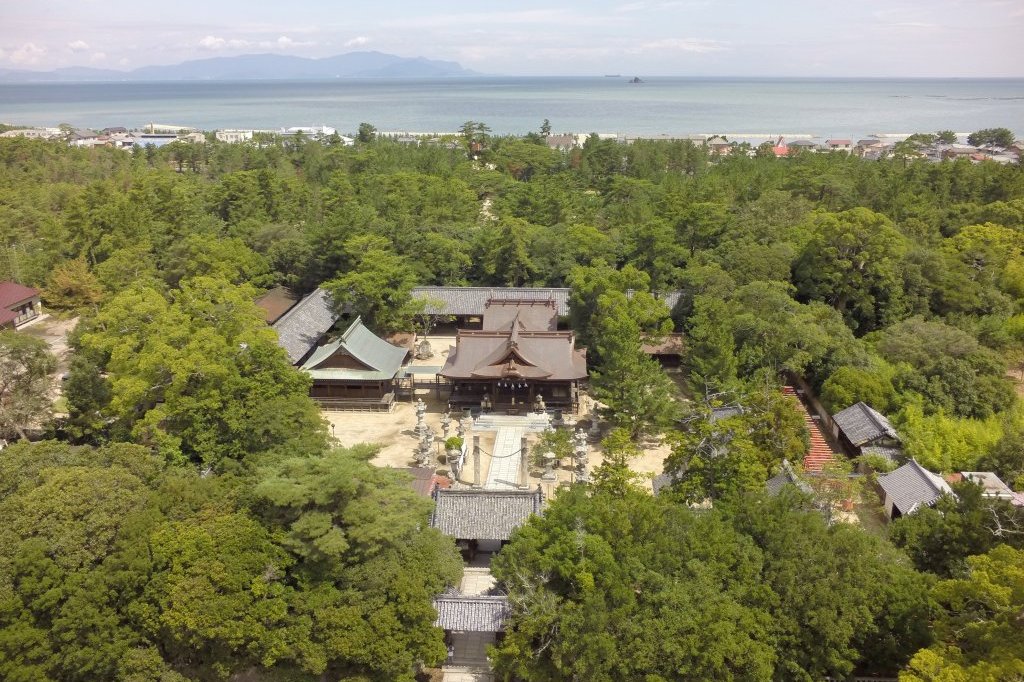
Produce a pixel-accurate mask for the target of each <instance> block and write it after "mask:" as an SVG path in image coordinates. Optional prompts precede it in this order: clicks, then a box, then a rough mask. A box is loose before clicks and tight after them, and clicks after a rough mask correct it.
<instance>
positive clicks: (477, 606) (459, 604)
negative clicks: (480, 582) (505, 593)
mask: <svg viewBox="0 0 1024 682" xmlns="http://www.w3.org/2000/svg"><path fill="white" fill-rule="evenodd" d="M434 608H435V609H437V620H436V621H434V625H436V626H437V627H439V628H441V629H442V630H449V631H451V630H454V631H460V632H501V631H502V630H504V629H505V620H506V619H507V618H508V615H509V606H508V598H507V597H500V596H498V597H464V596H461V595H445V596H441V597H438V598H437V599H435V600H434Z"/></svg>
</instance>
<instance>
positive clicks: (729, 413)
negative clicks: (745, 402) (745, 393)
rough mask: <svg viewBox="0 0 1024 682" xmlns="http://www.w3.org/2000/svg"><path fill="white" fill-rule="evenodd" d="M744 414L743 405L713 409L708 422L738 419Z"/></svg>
mask: <svg viewBox="0 0 1024 682" xmlns="http://www.w3.org/2000/svg"><path fill="white" fill-rule="evenodd" d="M741 414H743V406H742V405H726V406H724V407H712V408H711V415H710V416H709V417H708V421H710V422H712V423H714V422H716V421H718V420H719V419H728V418H729V417H737V416H739V415H741Z"/></svg>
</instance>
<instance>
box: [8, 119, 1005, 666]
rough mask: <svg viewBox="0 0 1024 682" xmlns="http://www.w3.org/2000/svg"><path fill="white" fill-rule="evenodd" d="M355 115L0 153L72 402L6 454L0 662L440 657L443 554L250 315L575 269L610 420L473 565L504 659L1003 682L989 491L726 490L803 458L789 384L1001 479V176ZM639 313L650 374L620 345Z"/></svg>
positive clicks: (940, 466)
mask: <svg viewBox="0 0 1024 682" xmlns="http://www.w3.org/2000/svg"><path fill="white" fill-rule="evenodd" d="M365 133H366V134H365V135H363V138H365V139H362V140H360V142H359V143H357V144H356V145H355V146H353V147H346V146H343V145H342V144H340V143H338V142H332V141H331V140H326V141H324V142H317V141H310V140H303V139H301V138H299V139H297V140H289V141H287V142H285V141H282V140H280V139H267V140H263V141H262V143H261V144H249V145H230V144H219V143H212V142H211V143H209V144H205V145H201V144H187V143H180V142H179V143H172V144H170V145H167V146H166V147H163V148H161V149H154V148H148V149H137V150H135V151H134V152H131V153H129V152H124V151H121V150H113V149H91V150H85V149H76V148H69V147H67V146H64V145H62V144H58V143H48V142H39V141H27V140H22V139H4V140H0V249H2V253H0V280H3V279H15V280H17V281H19V282H22V283H24V284H26V285H32V286H37V287H40V288H42V289H43V290H44V303H45V304H46V305H47V306H48V307H50V308H51V309H52V310H55V311H57V312H59V313H62V314H63V313H66V314H72V313H76V314H79V315H80V316H81V322H80V324H79V326H78V328H77V330H76V331H75V333H74V334H73V335H72V338H71V345H72V347H73V350H74V355H73V362H72V366H71V369H70V372H69V374H68V376H67V380H66V381H65V386H64V388H65V394H66V397H67V402H68V416H67V417H66V418H62V419H60V420H57V421H54V422H52V423H51V422H48V423H46V424H45V425H44V426H45V429H46V435H47V440H46V441H45V442H42V443H35V444H27V443H26V444H18V445H16V446H13V447H11V448H9V449H6V450H3V451H2V452H0V517H2V518H4V519H5V521H4V523H3V525H2V528H0V678H2V679H4V680H11V681H15V680H17V681H25V682H28V681H30V680H32V681H34V680H96V679H116V680H124V681H129V680H131V681H136V680H164V681H172V680H193V679H194V680H213V679H224V678H227V677H229V676H230V675H232V674H235V673H240V672H245V671H257V670H258V671H260V674H261V675H263V677H262V678H261V679H279V680H299V679H305V680H311V679H319V677H318V676H319V675H321V674H326V675H327V676H328V677H327V678H325V679H346V680H371V679H372V680H402V679H412V675H413V670H414V666H415V664H416V663H418V662H427V663H436V662H439V661H440V660H442V659H443V658H444V654H445V650H444V645H443V643H442V640H441V633H440V631H438V630H436V629H434V628H432V627H431V624H432V622H433V618H434V614H433V611H432V608H431V605H430V599H431V598H432V597H433V596H434V595H435V594H437V593H439V592H441V591H442V590H443V589H445V587H447V586H449V585H452V584H454V583H455V582H457V580H458V575H459V570H460V568H459V566H460V564H459V561H458V554H457V553H456V551H455V548H454V545H453V543H452V542H451V541H450V540H448V539H446V538H443V537H441V536H440V535H439V534H437V533H435V532H434V531H432V530H426V529H425V526H426V520H427V515H428V513H429V503H428V502H425V501H423V500H422V499H420V498H416V497H415V495H414V494H413V493H412V492H411V490H408V489H407V488H406V487H405V485H404V482H403V481H402V480H401V477H400V476H398V475H396V474H394V473H393V472H387V471H383V470H378V469H374V468H373V467H371V466H370V465H369V464H368V459H369V458H370V456H371V455H370V452H369V450H364V449H361V448H360V449H356V450H354V451H353V450H337V449H333V448H332V446H331V442H330V439H329V438H328V436H327V433H326V430H325V427H324V425H323V422H322V421H321V419H320V417H319V415H318V413H317V410H316V408H315V406H314V405H313V403H312V402H311V401H310V400H309V398H308V389H309V384H308V379H307V378H305V377H304V375H302V374H300V373H298V372H296V371H294V370H293V369H292V368H291V367H290V363H289V362H288V360H287V358H286V356H285V354H284V352H283V351H282V350H281V349H280V348H279V347H278V346H277V344H276V340H275V338H274V334H273V332H272V331H271V330H269V329H268V328H267V327H266V325H265V324H264V321H263V319H262V317H261V315H260V313H259V312H258V309H257V308H256V307H255V305H254V304H253V302H252V301H253V299H254V298H255V297H256V295H258V294H259V293H260V292H261V291H263V290H266V289H268V288H269V287H271V286H274V285H278V284H282V285H286V286H288V287H291V288H292V289H293V290H295V291H296V292H298V293H303V292H308V291H311V290H312V289H314V288H315V287H317V286H321V285H322V286H325V287H326V288H328V289H329V290H330V291H332V292H334V295H335V299H336V300H337V301H338V302H339V303H344V302H348V303H349V304H351V305H353V306H354V307H355V308H356V310H357V311H358V312H360V313H361V314H363V317H364V319H365V320H367V321H368V323H370V324H371V325H372V326H373V327H375V328H376V329H377V330H380V331H391V330H396V329H402V328H408V327H410V326H411V325H412V324H413V319H414V315H415V313H416V308H415V306H414V305H412V304H411V303H410V300H409V292H410V290H411V289H412V287H414V286H416V285H427V284H449V285H479V286H567V287H572V301H571V303H572V315H571V320H570V324H571V325H572V326H573V328H574V329H575V330H576V332H577V334H578V338H579V340H580V342H581V343H583V344H585V345H587V346H588V349H589V357H590V360H591V363H592V370H593V371H592V378H591V390H592V394H593V395H595V396H597V397H599V398H600V399H601V400H602V402H603V403H604V404H605V405H607V406H608V408H609V414H608V417H609V419H610V420H611V421H612V423H613V424H614V425H616V426H618V427H622V429H621V430H620V429H617V430H616V431H614V432H613V436H612V438H611V442H610V443H607V444H606V445H607V446H608V449H609V452H610V453H611V455H612V456H610V457H609V458H608V460H607V466H605V467H604V468H603V469H601V470H600V471H599V472H597V473H596V474H595V476H596V481H597V483H596V484H595V486H594V488H593V490H590V491H583V490H580V489H574V490H572V491H571V492H569V493H567V494H565V495H560V496H559V497H558V498H557V499H556V500H555V501H554V502H553V504H552V506H551V507H550V510H549V512H548V514H547V516H546V517H545V518H544V519H543V520H538V521H536V522H532V523H531V524H530V525H529V526H527V527H526V528H525V529H524V530H523V531H521V532H520V534H519V535H517V536H516V537H515V538H514V539H513V542H512V544H511V545H510V546H509V547H508V548H507V549H506V550H505V552H503V554H502V555H501V562H500V564H499V566H498V567H497V571H496V572H497V573H498V575H499V577H501V578H502V579H504V580H505V581H506V583H507V584H508V585H509V587H510V590H511V591H512V596H513V599H514V600H518V601H516V609H517V610H516V615H515V617H514V619H513V624H514V626H515V629H514V630H513V631H512V632H510V634H509V636H508V638H507V639H506V640H505V642H504V643H503V644H502V646H501V647H500V651H499V652H498V657H497V662H498V667H499V671H500V672H501V673H503V674H506V675H509V676H511V675H520V676H521V677H522V678H523V679H528V680H570V679H587V680H602V679H607V680H647V681H648V682H651V681H654V680H670V679H671V680H685V679H744V680H747V679H749V680H763V679H776V680H803V679H806V680H812V679H814V680H817V679H821V677H822V676H824V675H826V674H831V675H836V676H842V675H847V674H851V673H852V672H854V671H858V672H870V673H881V674H889V675H891V674H894V673H895V672H896V671H897V670H899V669H901V668H906V666H908V665H910V668H907V670H908V672H906V673H905V674H906V675H907V676H908V677H907V679H908V680H911V681H916V680H940V679H943V680H945V679H948V680H960V679H964V680H967V679H991V680H1002V679H1016V678H1014V677H1012V675H1013V674H1017V675H1018V676H1019V675H1024V671H1022V670H1021V666H1020V658H1021V656H1022V655H1024V653H1022V650H1021V647H1020V639H1015V638H1019V637H1021V632H1022V631H1021V624H1020V620H1019V618H1017V619H1016V620H1014V617H1013V613H1015V611H1014V609H1016V610H1017V611H1016V612H1019V609H1020V604H1021V594H1022V590H1024V586H1022V585H1021V576H1020V571H1019V565H1020V564H1019V560H1020V547H1021V546H1022V545H1024V518H1022V516H1021V513H1020V511H1019V508H1010V507H1009V505H1005V506H1000V507H999V508H998V509H995V510H993V509H992V508H990V507H989V506H986V505H985V504H983V503H982V502H981V501H979V500H978V499H975V498H972V497H971V495H970V493H969V492H967V493H964V494H962V495H961V497H960V501H959V502H957V503H955V504H953V503H950V504H953V506H952V507H950V508H949V509H945V508H941V507H940V509H938V510H928V513H927V514H921V515H920V516H914V517H913V518H911V517H908V518H905V519H903V520H902V521H900V522H898V523H897V524H895V525H894V526H893V527H892V537H891V538H890V539H885V538H880V537H872V536H869V535H868V534H866V533H865V532H863V531H861V530H858V529H856V528H846V527H838V528H837V527H834V526H828V525H827V524H826V523H825V521H824V520H823V519H822V518H821V516H820V515H819V514H818V513H817V511H815V510H814V509H812V508H811V507H810V505H809V504H808V503H807V500H805V499H803V498H799V497H796V498H790V497H783V498H780V499H775V500H771V501H768V500H766V499H764V498H762V497H760V496H759V495H757V494H754V492H755V491H760V490H763V487H764V481H765V479H766V478H767V477H768V476H770V475H773V474H774V473H776V472H777V469H778V466H779V463H780V462H781V461H782V460H783V459H784V458H788V459H794V456H795V455H794V453H798V452H800V451H801V449H802V448H804V447H805V440H804V439H805V438H806V435H805V431H804V428H803V425H802V423H801V422H800V420H799V417H798V416H797V415H795V414H794V411H793V410H792V409H791V407H790V406H789V404H788V403H786V402H785V401H784V400H782V398H781V395H780V394H779V393H778V390H777V383H778V381H779V377H780V375H781V374H782V373H786V372H788V373H791V374H792V375H797V376H801V377H804V378H806V379H807V381H808V382H809V383H810V385H811V386H812V387H813V388H814V389H815V390H816V391H817V392H818V393H819V395H820V396H821V399H822V401H823V403H824V404H825V406H826V407H827V408H828V409H829V410H831V411H833V412H835V411H838V410H841V409H843V408H845V407H847V406H849V405H851V404H853V403H855V402H857V401H866V402H868V403H870V404H871V405H872V406H873V407H874V408H876V409H878V410H879V411H881V412H884V413H885V414H887V415H889V416H890V417H891V418H892V419H893V421H894V423H895V424H896V426H897V427H898V428H899V430H900V433H901V435H902V439H903V442H904V444H905V448H906V452H907V454H908V455H910V456H913V457H915V458H916V459H917V460H918V461H919V462H920V463H922V464H923V465H925V466H927V467H929V468H931V469H933V470H935V471H960V470H992V471H995V472H996V473H998V474H999V475H1000V476H1001V477H1002V478H1003V480H1005V481H1006V482H1007V483H1009V484H1010V485H1011V486H1015V487H1017V488H1018V489H1019V488H1020V487H1022V486H1024V409H1022V407H1021V405H1020V401H1019V398H1018V396H1017V391H1016V390H1015V389H1016V388H1017V380H1018V379H1020V378H1021V377H1022V376H1024V307H1022V303H1024V167H1022V166H1019V165H1016V166H1014V165H1008V166H1001V165H997V164H995V163H991V162H983V163H979V164H971V163H970V162H969V161H966V160H958V161H947V162H942V163H929V162H925V161H916V160H913V159H909V158H905V157H902V156H896V157H895V158H890V159H883V160H881V161H864V160H861V159H859V158H856V157H853V156H849V155H847V154H846V153H841V152H840V153H830V154H814V153H800V154H796V155H794V156H791V157H788V158H778V159H777V158H775V157H774V155H771V156H766V155H762V154H760V153H758V154H754V155H751V156H748V155H746V154H741V153H733V154H731V155H727V156H721V157H713V156H710V155H709V152H708V151H707V149H706V148H704V147H702V146H699V145H694V144H692V143H689V142H643V141H638V142H636V143H634V144H631V145H622V144H619V143H617V142H614V141H608V140H599V139H597V137H596V136H594V137H591V138H590V139H589V140H588V141H587V142H586V144H585V145H583V146H582V147H581V148H578V149H574V150H572V151H571V152H561V151H555V150H551V149H549V148H548V147H547V146H546V144H544V142H543V138H541V137H540V136H538V135H531V136H527V137H526V138H488V137H486V136H485V135H479V136H478V137H475V138H474V139H473V140H463V139H453V140H452V141H451V143H450V144H435V145H427V144H424V145H420V146H405V145H400V144H397V143H394V142H391V141H387V140H374V139H372V137H373V136H372V129H371V128H369V127H367V128H366V130H365ZM467 143H469V144H467ZM477 145H479V146H480V147H479V150H478V148H477ZM470 148H472V149H473V150H474V151H475V152H476V153H475V154H473V155H471V154H469V153H468V149H470ZM473 157H476V158H473ZM670 292H674V293H672V296H671V297H668V296H667V295H668V294H669V293H670ZM666 298H667V299H668V300H670V301H673V306H672V308H671V309H670V308H669V307H668V306H667V305H666V304H665V303H664V301H665V300H666ZM673 330H675V331H678V332H681V333H682V334H683V341H684V344H685V352H684V356H683V360H684V367H683V370H684V373H683V377H684V381H683V382H682V385H681V386H677V385H675V384H674V383H673V382H671V381H670V380H669V379H668V378H667V377H666V375H665V374H664V373H662V372H661V371H660V370H659V369H658V367H657V365H656V364H655V363H654V362H653V361H651V360H649V359H648V358H647V357H646V356H645V355H644V354H643V353H642V352H641V341H642V340H644V339H648V340H650V339H652V338H657V337H660V336H663V335H664V334H666V333H668V332H671V331H673ZM5 343H6V344H7V345H10V344H11V343H12V342H10V341H7V342H5ZM0 345H3V344H0ZM680 391H681V396H679V397H685V398H688V399H689V400H686V401H684V400H671V399H669V398H668V397H669V396H672V395H674V394H676V393H677V392H680ZM5 399H6V398H5ZM723 400H724V401H735V400H739V401H741V402H743V403H744V404H745V405H747V406H749V407H750V409H749V410H748V412H747V413H746V414H744V415H743V416H742V417H740V418H739V419H741V420H742V425H743V426H742V428H738V427H737V426H736V424H737V422H727V423H725V424H724V426H723V423H721V422H720V423H718V426H715V425H714V424H710V423H709V421H708V420H706V419H702V418H700V417H701V415H704V414H705V413H706V411H707V410H708V409H710V407H711V406H712V405H714V404H717V403H716V401H718V402H721V401H723ZM38 414H42V413H41V412H40V413H38ZM37 416H38V415H37ZM695 417H696V418H695ZM0 421H2V423H3V425H4V426H5V428H6V427H7V426H8V425H9V424H10V423H13V422H10V421H9V420H8V419H7V418H6V417H5V419H3V420H0ZM723 429H725V430H723ZM726 430H728V433H726ZM652 433H662V434H665V435H666V437H667V438H668V439H669V440H670V441H671V442H672V443H674V447H673V453H672V455H671V456H670V457H669V459H668V460H667V461H666V470H667V471H669V472H672V473H675V474H677V477H676V485H675V486H674V488H673V489H672V490H671V491H667V492H666V493H665V494H664V495H663V496H660V497H659V498H657V499H655V498H652V497H650V496H649V495H645V494H641V493H639V492H637V490H636V489H635V488H634V487H633V484H632V483H631V482H630V481H631V478H632V477H631V475H630V473H629V472H628V460H629V452H630V448H633V447H635V446H634V445H633V442H634V441H636V440H639V439H642V438H644V437H645V436H648V435H650V434H652ZM736 434H742V435H741V437H737V436H736ZM5 435H6V436H7V437H8V438H12V439H13V438H16V437H17V433H16V432H15V431H14V430H11V432H10V433H7V434H5ZM716 439H718V441H716ZM726 441H728V442H729V443H731V446H730V447H729V448H728V453H727V454H726V455H725V456H721V457H715V458H707V457H703V456H702V455H701V452H702V451H701V448H702V447H703V445H704V444H706V443H708V442H726ZM616 452H618V453H620V456H619V457H618V459H616V457H615V453H616ZM616 462H617V464H616ZM747 494H749V495H750V496H746V495H747ZM707 498H711V499H714V500H715V501H716V507H715V511H714V512H713V513H709V514H706V515H697V514H694V513H692V512H690V511H688V510H687V509H686V508H685V507H686V503H689V502H695V501H701V500H705V499H707ZM990 513H991V515H992V516H990ZM993 517H994V518H995V519H996V521H997V522H998V524H1000V525H999V526H998V528H997V529H996V530H997V531H998V532H995V531H993V526H992V523H991V519H992V518H993ZM620 540H627V541H621V542H620ZM890 540H891V541H890ZM1014 547H1016V548H1017V549H1014ZM1014 562H1017V563H1016V564H1015V563H1014ZM1015 566H1016V568H1015ZM878 586H881V588H878ZM965 595H968V596H971V595H973V597H976V598H977V599H976V601H974V602H972V601H971V599H968V596H965ZM973 597H972V598H973ZM978 603H981V604H983V606H977V604H978ZM709 604H713V606H710V605H709ZM964 623H970V625H969V626H965V625H964ZM922 624H926V625H927V627H923V626H922ZM918 650H920V653H917V655H916V656H915V657H914V658H913V663H912V664H908V661H909V660H910V658H911V656H913V655H914V654H915V652H917V651H918ZM986 666H987V667H986ZM1001 666H1002V667H1001ZM942 670H946V671H954V672H956V674H959V675H960V676H959V677H957V676H955V675H954V676H950V677H942V676H940V674H939V672H936V671H940V672H941V671H942ZM949 674H950V675H953V673H949ZM983 675H987V677H985V676H983ZM506 679H511V677H508V678H506Z"/></svg>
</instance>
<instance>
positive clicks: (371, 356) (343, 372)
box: [302, 317, 409, 381]
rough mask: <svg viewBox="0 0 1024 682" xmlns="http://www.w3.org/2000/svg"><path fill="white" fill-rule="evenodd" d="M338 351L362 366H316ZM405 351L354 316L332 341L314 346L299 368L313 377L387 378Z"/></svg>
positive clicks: (398, 365) (377, 379)
mask: <svg viewBox="0 0 1024 682" xmlns="http://www.w3.org/2000/svg"><path fill="white" fill-rule="evenodd" d="M339 351H341V352H343V353H347V354H348V355H350V356H352V357H353V358H355V359H356V360H358V361H359V362H360V363H361V364H363V365H365V369H342V368H319V367H318V366H319V365H320V364H322V363H324V362H326V361H327V360H328V359H330V358H331V357H332V356H333V355H334V354H335V353H337V352H339ZM408 354H409V351H408V350H407V349H405V348H399V347H398V346H394V345H392V344H390V343H388V342H387V341H385V340H384V339H382V338H380V337H379V336H377V335H376V334H374V333H373V332H371V331H370V330H369V329H367V328H366V326H365V325H364V324H363V320H362V318H361V317H357V318H356V319H355V320H353V322H352V324H350V325H349V326H348V329H346V330H345V333H343V334H342V335H341V336H340V337H338V338H337V339H336V340H335V341H332V342H331V343H327V344H324V345H323V346H320V347H319V348H317V349H316V350H315V351H314V352H313V354H312V355H310V356H309V359H308V360H306V362H304V363H303V365H302V368H303V369H304V370H306V371H308V372H309V373H310V374H312V375H313V378H314V379H353V380H357V381H358V380H362V381H380V380H388V379H393V378H394V377H395V374H397V373H398V370H399V369H400V368H401V367H402V363H403V362H404V361H405V356H406V355H408Z"/></svg>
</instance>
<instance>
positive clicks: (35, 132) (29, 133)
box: [0, 128, 63, 140]
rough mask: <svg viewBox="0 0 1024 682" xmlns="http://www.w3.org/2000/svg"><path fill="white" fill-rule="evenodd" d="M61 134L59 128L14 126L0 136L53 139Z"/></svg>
mask: <svg viewBox="0 0 1024 682" xmlns="http://www.w3.org/2000/svg"><path fill="white" fill-rule="evenodd" d="M61 135H63V133H62V131H61V129H60V128H16V129H15V130H8V131H6V132H4V133H0V137H26V138H28V139H30V140H53V139H56V138H59V137H61Z"/></svg>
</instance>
